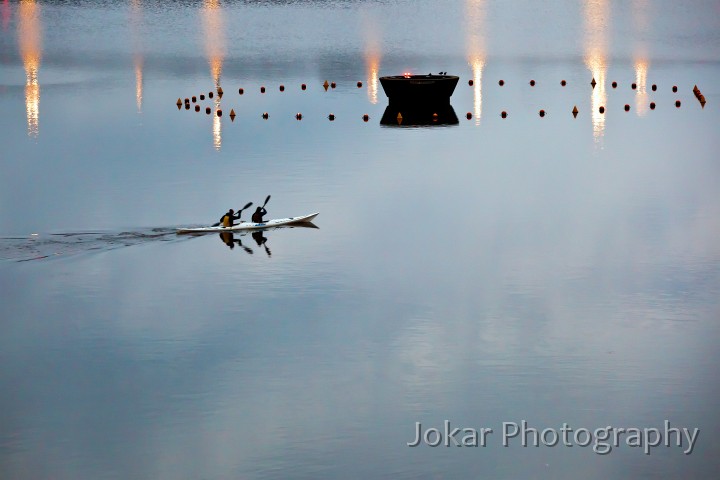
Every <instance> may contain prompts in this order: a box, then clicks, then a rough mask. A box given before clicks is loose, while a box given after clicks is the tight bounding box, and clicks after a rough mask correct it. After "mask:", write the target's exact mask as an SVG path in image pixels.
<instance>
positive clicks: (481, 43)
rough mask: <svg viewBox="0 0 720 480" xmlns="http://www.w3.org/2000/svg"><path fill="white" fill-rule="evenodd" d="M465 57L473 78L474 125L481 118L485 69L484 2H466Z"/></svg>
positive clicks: (477, 123) (472, 0) (471, 0)
mask: <svg viewBox="0 0 720 480" xmlns="http://www.w3.org/2000/svg"><path fill="white" fill-rule="evenodd" d="M465 18H466V19H467V24H466V33H467V55H468V57H467V58H468V64H469V65H470V68H472V78H473V115H474V116H475V124H476V125H480V119H481V118H482V73H483V68H484V67H485V35H484V30H485V0H466V2H465Z"/></svg>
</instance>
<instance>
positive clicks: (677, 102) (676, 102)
mask: <svg viewBox="0 0 720 480" xmlns="http://www.w3.org/2000/svg"><path fill="white" fill-rule="evenodd" d="M675 106H676V107H677V108H680V100H675Z"/></svg>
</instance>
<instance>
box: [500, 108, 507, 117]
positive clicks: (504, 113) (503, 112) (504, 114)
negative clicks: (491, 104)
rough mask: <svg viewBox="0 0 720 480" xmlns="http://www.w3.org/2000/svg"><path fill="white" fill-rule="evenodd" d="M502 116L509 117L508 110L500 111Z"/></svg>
mask: <svg viewBox="0 0 720 480" xmlns="http://www.w3.org/2000/svg"><path fill="white" fill-rule="evenodd" d="M500 116H501V117H502V118H507V112H506V111H505V110H503V111H502V112H501V113H500Z"/></svg>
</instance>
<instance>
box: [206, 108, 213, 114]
mask: <svg viewBox="0 0 720 480" xmlns="http://www.w3.org/2000/svg"><path fill="white" fill-rule="evenodd" d="M211 111H212V110H211V109H210V107H205V113H207V114H208V115H210V112H211Z"/></svg>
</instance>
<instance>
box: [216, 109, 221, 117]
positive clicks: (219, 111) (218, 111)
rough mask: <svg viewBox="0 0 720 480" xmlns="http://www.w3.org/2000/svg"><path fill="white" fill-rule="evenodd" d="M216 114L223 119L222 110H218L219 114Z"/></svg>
mask: <svg viewBox="0 0 720 480" xmlns="http://www.w3.org/2000/svg"><path fill="white" fill-rule="evenodd" d="M215 113H216V114H217V116H218V117H222V110H220V109H219V108H218V109H217V112H215Z"/></svg>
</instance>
